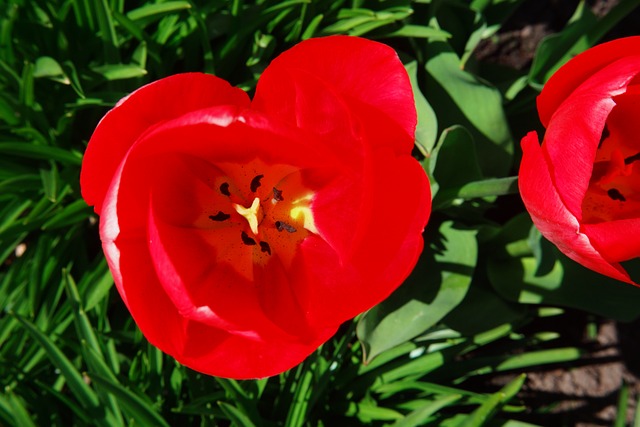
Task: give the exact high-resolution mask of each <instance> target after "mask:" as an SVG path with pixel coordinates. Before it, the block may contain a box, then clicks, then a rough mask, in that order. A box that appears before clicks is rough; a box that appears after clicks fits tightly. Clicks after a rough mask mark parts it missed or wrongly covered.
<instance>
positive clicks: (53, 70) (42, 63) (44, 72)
mask: <svg viewBox="0 0 640 427" xmlns="http://www.w3.org/2000/svg"><path fill="white" fill-rule="evenodd" d="M33 77H35V78H41V77H49V78H51V79H53V80H55V81H58V82H60V83H64V84H70V83H71V81H70V80H69V78H68V77H67V76H66V75H65V72H64V71H63V69H62V67H61V66H60V64H59V63H58V61H56V60H55V59H53V58H51V57H50V56H41V57H40V58H38V59H37V60H36V64H35V69H34V70H33Z"/></svg>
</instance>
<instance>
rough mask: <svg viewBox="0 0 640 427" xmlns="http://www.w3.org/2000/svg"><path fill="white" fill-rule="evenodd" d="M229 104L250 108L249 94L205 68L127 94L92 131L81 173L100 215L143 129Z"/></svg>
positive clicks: (87, 195)
mask: <svg viewBox="0 0 640 427" xmlns="http://www.w3.org/2000/svg"><path fill="white" fill-rule="evenodd" d="M223 104H231V105H236V106H241V107H246V106H248V105H249V97H248V96H247V94H246V93H245V92H244V91H242V90H240V89H238V88H234V87H232V86H231V85H229V83H227V82H226V81H224V80H222V79H220V78H218V77H215V76H212V75H208V74H201V73H185V74H177V75H175V76H171V77H167V78H164V79H162V80H158V81H156V82H153V83H150V84H148V85H146V86H143V87H141V88H140V89H138V90H136V91H135V92H133V93H131V94H130V95H129V96H127V97H125V98H123V99H122V100H121V101H120V102H118V104H117V105H116V106H115V107H114V108H113V109H112V110H110V111H109V112H108V113H107V114H106V115H105V116H104V117H103V118H102V120H101V121H100V123H99V124H98V127H97V128H96V130H95V131H94V133H93V135H92V136H91V140H90V141H89V145H88V146H87V150H86V152H85V154H84V159H83V162H82V170H81V172H80V186H81V188H82V197H83V198H84V199H85V201H86V202H87V203H88V204H89V205H94V206H95V211H96V212H97V213H98V214H100V212H101V211H102V203H103V199H104V197H105V194H106V192H107V189H108V187H109V183H110V182H111V180H112V178H113V175H114V173H115V171H116V169H117V167H118V165H119V164H120V162H121V161H122V159H123V158H124V156H125V154H126V153H127V151H128V150H129V148H130V147H131V146H132V145H133V144H134V143H135V141H136V140H137V139H138V138H139V137H140V135H141V134H143V133H144V132H146V131H148V130H149V129H150V128H152V127H153V126H154V125H157V124H159V123H162V122H164V121H166V120H170V119H174V118H176V117H179V116H181V115H183V114H185V113H188V112H191V111H194V110H198V109H201V108H206V107H211V106H213V105H223Z"/></svg>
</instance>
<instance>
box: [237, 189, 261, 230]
mask: <svg viewBox="0 0 640 427" xmlns="http://www.w3.org/2000/svg"><path fill="white" fill-rule="evenodd" d="M233 207H234V209H235V210H236V212H238V213H239V214H240V215H242V216H243V217H245V219H246V220H247V222H248V223H249V227H250V228H251V232H253V234H254V235H256V236H257V235H258V209H260V198H258V197H256V198H255V199H253V203H251V206H249V207H248V208H245V207H244V206H242V205H237V204H235V203H233Z"/></svg>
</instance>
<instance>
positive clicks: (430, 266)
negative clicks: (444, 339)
mask: <svg viewBox="0 0 640 427" xmlns="http://www.w3.org/2000/svg"><path fill="white" fill-rule="evenodd" d="M431 230H433V232H432V233H431V234H427V242H429V241H432V242H434V240H432V239H434V237H435V238H436V239H437V240H435V242H434V243H432V246H431V247H430V248H428V249H425V251H424V252H423V255H422V257H421V259H420V261H419V263H418V266H417V267H416V269H415V270H414V272H413V273H412V275H411V276H410V277H409V278H408V279H407V281H406V282H405V283H404V284H403V285H402V286H401V287H400V288H399V289H398V290H396V291H395V292H394V293H393V294H392V295H391V296H390V297H389V298H387V299H386V300H385V301H383V302H382V303H380V304H378V305H377V306H376V307H374V308H372V309H371V310H369V311H368V312H367V313H365V314H364V315H363V316H362V317H361V319H360V321H359V322H358V329H357V331H358V338H359V339H360V341H361V342H362V344H363V346H364V350H365V351H364V360H365V363H369V362H370V361H371V360H373V359H374V358H375V357H376V356H377V355H378V354H380V353H382V352H383V351H385V350H388V349H390V348H392V347H394V346H397V345H399V344H402V343H403V342H406V341H408V340H410V339H412V338H415V337H417V336H418V335H420V334H422V333H424V332H425V331H426V330H427V329H429V328H431V327H432V326H433V325H435V324H436V323H437V322H439V321H440V320H441V319H442V318H443V317H444V316H446V315H447V313H449V312H450V311H451V310H452V309H453V308H455V307H456V306H457V305H458V304H459V303H460V302H461V301H462V300H463V298H464V296H465V295H466V293H467V290H468V289H469V285H470V284H471V276H472V275H473V271H474V268H475V264H476V259H477V256H478V251H477V243H476V238H475V234H476V231H475V230H465V229H458V228H455V227H454V225H453V224H452V223H451V222H445V223H444V224H442V225H441V227H440V228H439V229H438V230H434V228H433V226H432V227H431ZM430 238H431V239H430Z"/></svg>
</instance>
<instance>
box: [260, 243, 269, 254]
mask: <svg viewBox="0 0 640 427" xmlns="http://www.w3.org/2000/svg"><path fill="white" fill-rule="evenodd" d="M260 251H261V252H266V253H268V254H269V255H271V247H270V246H269V244H268V243H267V242H260Z"/></svg>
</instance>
